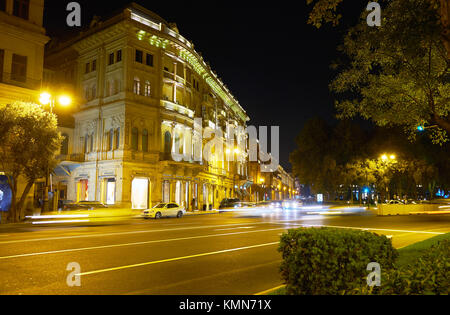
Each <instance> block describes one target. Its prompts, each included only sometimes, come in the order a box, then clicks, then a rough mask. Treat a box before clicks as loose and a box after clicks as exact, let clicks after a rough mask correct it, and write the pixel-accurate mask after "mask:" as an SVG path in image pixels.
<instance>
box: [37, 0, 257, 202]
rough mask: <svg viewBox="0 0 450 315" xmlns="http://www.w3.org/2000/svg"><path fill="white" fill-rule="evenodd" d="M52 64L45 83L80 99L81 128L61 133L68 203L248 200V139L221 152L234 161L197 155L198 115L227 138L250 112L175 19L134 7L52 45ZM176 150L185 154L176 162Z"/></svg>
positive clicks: (61, 171)
mask: <svg viewBox="0 0 450 315" xmlns="http://www.w3.org/2000/svg"><path fill="white" fill-rule="evenodd" d="M45 64H46V65H45V68H46V71H45V77H46V84H47V85H49V86H52V85H53V86H56V85H58V84H60V83H61V82H63V84H64V86H65V89H68V88H71V89H72V91H73V93H74V95H76V99H77V103H78V104H79V108H78V110H77V111H76V112H75V113H74V115H73V116H74V125H73V126H72V127H71V126H70V125H68V126H65V127H64V128H62V130H61V131H62V133H63V135H64V137H65V139H66V140H65V142H64V144H63V146H62V148H61V152H60V153H61V154H60V160H61V164H60V165H59V166H58V167H57V169H56V170H55V172H56V174H57V176H55V177H54V178H53V180H54V183H53V184H54V185H55V186H57V187H59V188H60V189H61V190H62V191H64V192H65V193H63V194H61V195H64V196H63V198H64V199H67V200H72V201H82V200H88V201H100V202H103V203H105V204H109V205H116V206H118V207H132V208H134V209H146V208H149V207H151V206H152V205H155V204H156V203H158V202H161V201H162V202H169V201H170V202H177V203H179V204H181V205H182V206H184V207H186V209H190V210H192V209H200V210H201V209H209V208H216V207H218V205H219V203H220V201H221V200H222V199H223V198H231V197H235V196H236V197H238V198H240V197H241V196H242V197H244V195H243V194H242V193H241V188H242V189H246V188H247V187H249V186H250V185H251V182H249V180H248V163H247V157H246V156H243V155H244V152H246V151H245V148H246V147H247V144H246V143H247V139H246V138H245V136H242V137H241V136H238V137H236V139H237V141H236V143H235V144H234V145H233V147H226V146H225V147H224V148H223V151H224V152H226V154H230V152H231V154H234V155H236V158H235V159H234V160H235V161H230V162H227V161H223V159H221V158H212V159H211V160H210V162H208V161H205V159H203V160H202V159H200V161H198V160H197V159H196V158H195V152H194V151H195V148H198V147H200V148H204V145H205V140H203V139H202V134H201V133H202V128H200V130H198V128H195V124H194V121H195V119H201V120H202V126H201V127H203V128H204V127H210V128H213V129H215V128H220V129H221V130H222V132H223V134H224V135H227V134H226V133H227V130H228V127H229V126H236V127H242V128H244V129H245V127H246V122H247V121H248V119H249V118H248V117H247V114H246V112H245V111H244V110H243V108H242V107H241V106H240V105H239V103H238V102H237V101H236V100H235V99H234V97H233V96H232V95H231V93H230V91H229V90H228V89H227V87H226V86H225V85H224V84H223V83H222V82H221V80H220V79H219V78H218V77H217V75H216V74H215V73H214V72H213V71H212V70H211V68H210V66H209V65H208V64H207V63H206V62H205V61H204V60H203V58H202V57H201V56H200V55H199V54H198V53H197V52H196V51H195V50H194V45H193V44H192V43H191V42H190V41H188V40H187V39H185V38H184V37H182V36H181V35H180V34H179V31H178V29H177V27H176V25H174V24H169V23H167V22H166V21H165V20H163V19H162V18H161V17H159V16H157V15H156V14H154V13H153V12H151V11H148V10H147V9H145V8H143V7H141V6H138V5H136V4H131V5H129V6H128V7H126V8H125V9H123V10H122V11H121V13H120V14H118V15H116V16H114V17H112V18H110V19H107V20H105V21H99V20H93V21H92V23H91V26H90V28H89V29H88V30H86V31H84V32H82V33H80V35H78V36H77V37H75V38H72V39H70V40H68V41H66V42H62V43H54V44H51V45H50V46H49V49H48V53H47V55H46V61H45ZM227 126H228V127H227ZM239 142H241V143H239ZM237 147H240V148H244V150H238V149H236V148H237ZM215 150H216V151H220V150H217V148H215ZM174 154H183V155H184V156H186V158H185V160H184V161H181V162H177V161H175V160H174V159H173V157H174ZM242 197H241V198H242Z"/></svg>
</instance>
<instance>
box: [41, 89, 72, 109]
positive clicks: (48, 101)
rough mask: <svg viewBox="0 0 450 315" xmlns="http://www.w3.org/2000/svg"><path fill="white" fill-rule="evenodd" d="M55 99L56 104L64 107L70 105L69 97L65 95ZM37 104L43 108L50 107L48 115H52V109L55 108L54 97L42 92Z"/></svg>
mask: <svg viewBox="0 0 450 315" xmlns="http://www.w3.org/2000/svg"><path fill="white" fill-rule="evenodd" d="M57 98H58V103H59V104H60V105H62V106H64V107H67V106H69V105H70V104H71V103H72V99H71V97H70V96H68V95H66V94H61V95H59V96H58V97H57ZM39 102H40V103H41V104H42V105H44V106H47V105H50V113H53V108H54V107H55V103H56V97H54V96H53V95H51V94H50V93H48V92H42V93H41V95H40V97H39Z"/></svg>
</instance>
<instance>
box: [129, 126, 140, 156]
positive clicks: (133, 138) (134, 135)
mask: <svg viewBox="0 0 450 315" xmlns="http://www.w3.org/2000/svg"><path fill="white" fill-rule="evenodd" d="M138 134H139V131H138V129H137V128H136V127H134V128H133V129H132V130H131V150H134V151H137V150H138Z"/></svg>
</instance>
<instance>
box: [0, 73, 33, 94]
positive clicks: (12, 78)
mask: <svg viewBox="0 0 450 315" xmlns="http://www.w3.org/2000/svg"><path fill="white" fill-rule="evenodd" d="M0 83H4V84H9V85H14V86H18V87H21V88H25V89H31V90H38V89H40V87H41V80H35V79H31V78H28V77H24V76H20V75H18V74H15V73H7V72H0Z"/></svg>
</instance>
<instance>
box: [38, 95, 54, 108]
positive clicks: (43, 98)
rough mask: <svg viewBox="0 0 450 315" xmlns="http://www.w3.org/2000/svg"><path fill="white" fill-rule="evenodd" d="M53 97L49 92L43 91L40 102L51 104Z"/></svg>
mask: <svg viewBox="0 0 450 315" xmlns="http://www.w3.org/2000/svg"><path fill="white" fill-rule="evenodd" d="M51 99H52V96H51V95H50V94H49V93H47V92H44V93H42V94H41V95H40V97H39V102H40V103H41V104H42V105H48V104H50V102H51Z"/></svg>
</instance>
